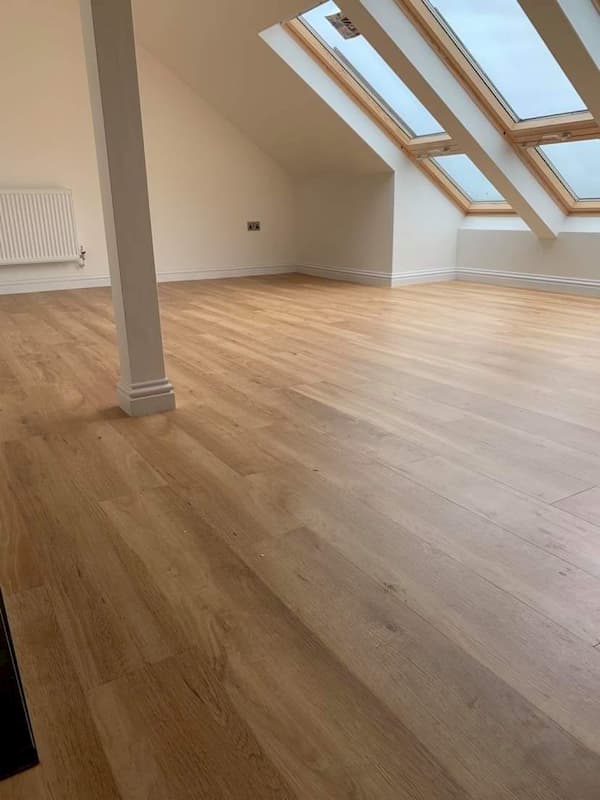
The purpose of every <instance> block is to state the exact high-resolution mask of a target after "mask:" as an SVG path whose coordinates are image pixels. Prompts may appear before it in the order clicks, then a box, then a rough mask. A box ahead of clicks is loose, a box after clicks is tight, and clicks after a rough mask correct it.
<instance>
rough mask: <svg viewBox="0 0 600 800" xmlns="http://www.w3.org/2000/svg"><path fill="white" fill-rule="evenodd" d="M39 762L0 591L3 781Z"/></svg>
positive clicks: (0, 770) (0, 760)
mask: <svg viewBox="0 0 600 800" xmlns="http://www.w3.org/2000/svg"><path fill="white" fill-rule="evenodd" d="M37 763H38V755H37V750H36V749H35V742H34V740H33V733H32V730H31V723H30V721H29V714H28V713H27V706H26V705H25V696H24V694H23V687H22V685H21V679H20V678H19V671H18V669H17V660H16V658H15V651H14V648H13V644H12V639H11V638H10V630H9V628H8V619H7V616H6V608H5V607H4V601H3V599H2V593H1V592H0V780H2V779H4V778H8V777H10V776H11V775H15V774H16V773H17V772H22V771H23V770H25V769H29V768H30V767H34V766H35V765H36V764H37Z"/></svg>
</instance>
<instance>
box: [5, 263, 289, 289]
mask: <svg viewBox="0 0 600 800" xmlns="http://www.w3.org/2000/svg"><path fill="white" fill-rule="evenodd" d="M292 272H296V267H293V266H280V267H221V268H217V269H185V270H174V271H173V272H158V273H157V280H158V282H159V283H171V282H175V281H199V280H215V279H218V278H249V277H253V276H257V275H286V274H288V273H292ZM98 286H110V277H109V276H108V275H85V276H84V275H60V276H53V277H48V278H44V277H40V276H37V277H35V278H21V279H20V280H7V281H2V280H0V295H3V294H30V293H33V292H57V291H63V290H64V289H91V288H95V287H98Z"/></svg>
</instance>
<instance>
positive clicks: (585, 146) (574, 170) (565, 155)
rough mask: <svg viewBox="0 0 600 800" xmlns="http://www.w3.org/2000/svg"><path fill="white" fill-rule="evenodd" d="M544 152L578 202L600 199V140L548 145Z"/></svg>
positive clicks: (542, 147)
mask: <svg viewBox="0 0 600 800" xmlns="http://www.w3.org/2000/svg"><path fill="white" fill-rule="evenodd" d="M540 150H541V152H542V155H543V156H544V157H545V158H546V160H547V161H548V163H549V164H550V166H551V167H552V169H553V170H554V171H555V172H556V174H557V175H558V177H559V178H560V179H561V180H562V182H563V183H564V184H565V186H566V187H567V188H568V189H569V190H570V191H571V193H572V194H573V196H574V197H575V198H577V200H598V199H600V139H586V140H585V141H582V142H559V143H557V144H544V145H542V146H541V147H540Z"/></svg>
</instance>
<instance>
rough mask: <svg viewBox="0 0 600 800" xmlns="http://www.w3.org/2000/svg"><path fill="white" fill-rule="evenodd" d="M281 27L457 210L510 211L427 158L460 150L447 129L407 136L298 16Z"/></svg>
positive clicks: (481, 211) (468, 212)
mask: <svg viewBox="0 0 600 800" xmlns="http://www.w3.org/2000/svg"><path fill="white" fill-rule="evenodd" d="M284 27H285V29H286V30H287V31H288V33H290V34H291V35H292V36H293V37H294V38H295V39H296V41H297V42H298V43H299V44H300V45H302V47H303V48H304V49H305V50H306V51H307V52H308V53H309V54H310V55H311V56H312V57H313V58H314V59H315V60H316V61H317V62H318V63H319V65H320V66H321V67H322V68H324V69H325V70H326V71H327V72H328V73H329V74H330V75H331V76H332V77H333V78H334V79H335V80H336V82H337V83H338V84H339V85H340V86H341V87H342V88H343V89H344V91H346V92H347V94H348V95H349V96H350V97H351V99H352V100H354V101H355V102H357V103H358V104H359V105H360V106H361V107H362V108H363V110H364V111H366V112H367V114H368V115H369V116H370V117H371V119H373V121H374V122H376V123H377V125H378V126H379V127H380V128H381V129H382V130H383V131H384V133H386V134H387V135H388V136H389V137H390V139H392V141H393V142H394V143H395V144H396V145H397V146H398V147H400V148H401V149H402V150H403V152H404V153H406V155H407V156H408V157H409V158H410V159H411V160H412V161H413V162H414V163H415V164H416V165H417V166H418V167H419V168H420V169H421V170H422V171H423V172H424V173H425V174H426V175H427V176H428V177H429V178H430V179H431V180H432V181H434V183H435V184H436V185H437V186H438V187H439V188H440V189H441V190H442V191H443V192H444V194H445V195H446V196H447V197H448V198H449V199H450V200H451V201H452V202H453V203H454V204H455V205H456V206H458V208H460V210H461V211H463V212H464V213H465V214H512V213H514V212H513V210H512V208H511V206H510V205H509V204H508V203H507V202H505V201H502V202H481V201H477V202H473V201H472V200H471V199H470V198H469V197H468V196H467V195H466V194H464V192H462V191H461V189H460V188H459V187H458V186H457V185H456V184H455V183H454V182H453V181H452V180H450V178H449V177H448V176H447V175H446V173H445V172H444V171H443V170H441V169H440V168H439V167H438V166H437V165H436V164H435V162H433V161H432V160H431V158H428V157H427V156H428V155H435V156H444V155H453V154H457V153H462V152H464V151H463V150H461V149H460V148H459V147H458V146H457V145H456V144H455V143H454V142H453V141H452V137H451V136H449V135H448V134H447V133H435V134H429V135H426V136H414V137H413V136H409V134H408V133H407V132H406V131H405V130H404V129H403V128H402V126H401V125H400V124H399V123H398V122H397V121H396V119H395V118H394V117H392V116H391V115H390V114H389V113H388V112H387V111H386V110H385V109H384V108H383V107H382V106H381V105H380V104H379V103H378V102H377V100H376V99H375V98H374V97H373V96H372V95H371V93H370V92H369V91H368V89H366V88H365V87H364V86H363V85H362V83H361V82H360V81H359V80H358V79H357V78H356V76H355V75H354V74H353V73H352V72H350V71H349V70H348V69H347V68H346V67H345V66H344V64H343V63H341V62H340V61H339V60H338V59H337V58H336V57H335V56H334V55H333V53H332V52H331V51H330V50H329V48H328V47H327V46H326V45H325V44H323V42H321V40H320V39H319V38H318V37H317V36H316V35H315V34H314V33H313V32H312V30H311V29H310V28H309V27H308V26H307V25H306V24H305V23H304V22H302V20H300V19H293V20H290V21H289V22H286V23H284Z"/></svg>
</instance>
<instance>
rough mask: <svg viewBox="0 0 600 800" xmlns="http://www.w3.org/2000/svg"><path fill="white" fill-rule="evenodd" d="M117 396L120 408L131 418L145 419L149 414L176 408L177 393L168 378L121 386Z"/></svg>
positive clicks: (118, 387)
mask: <svg viewBox="0 0 600 800" xmlns="http://www.w3.org/2000/svg"><path fill="white" fill-rule="evenodd" d="M117 396H118V398H119V406H120V407H121V408H122V409H123V411H124V412H125V413H126V414H129V416H130V417H144V416H146V415H147V414H159V413H161V412H162V411H173V409H174V408H175V392H174V391H173V386H172V385H171V382H170V381H169V380H168V379H167V378H161V379H160V380H156V381H143V382H142V383H133V384H131V385H130V386H123V385H122V384H119V386H117Z"/></svg>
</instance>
